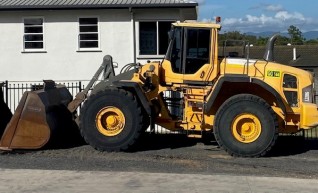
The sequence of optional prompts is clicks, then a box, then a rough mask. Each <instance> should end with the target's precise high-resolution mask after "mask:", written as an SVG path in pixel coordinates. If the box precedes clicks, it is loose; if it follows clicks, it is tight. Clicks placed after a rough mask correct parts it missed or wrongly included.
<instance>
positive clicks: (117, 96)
mask: <svg viewBox="0 0 318 193" xmlns="http://www.w3.org/2000/svg"><path fill="white" fill-rule="evenodd" d="M220 27H221V26H220V25H219V24H212V23H197V22H178V23H174V24H173V25H172V29H171V31H170V33H169V39H170V44H169V47H168V50H167V53H166V55H165V58H164V59H163V60H162V61H158V62H149V63H147V64H145V65H143V66H141V65H128V66H126V67H125V69H124V70H123V73H121V74H119V75H117V76H114V70H113V65H112V59H111V57H109V56H107V57H105V60H106V61H107V62H104V63H106V64H107V65H102V66H101V69H99V70H98V71H97V73H96V74H95V76H94V78H93V80H92V81H91V84H90V85H88V87H87V89H86V91H84V92H82V93H79V94H78V96H77V97H76V98H75V100H73V101H70V99H69V96H68V94H65V93H64V91H63V92H62V91H59V92H58V88H57V86H55V87H54V86H51V87H52V88H51V90H52V92H54V93H55V94H56V93H60V94H59V95H60V96H61V97H60V98H59V99H57V101H56V102H55V103H53V102H52V103H45V102H44V101H47V100H46V99H44V98H43V97H42V98H41V96H40V93H41V92H43V93H47V97H50V95H51V94H49V93H48V92H49V90H50V89H47V90H45V89H44V90H42V91H38V92H40V93H35V92H31V94H34V95H36V96H37V97H38V99H35V101H36V102H35V103H34V104H33V103H28V99H29V98H30V97H29V94H30V93H29V94H28V96H26V97H24V98H23V99H22V102H21V103H22V104H23V105H21V106H22V107H23V110H21V109H19V108H18V109H17V111H16V113H15V114H14V115H13V118H12V119H11V121H10V123H9V124H8V126H7V129H6V130H5V132H4V135H3V137H2V139H1V144H0V146H1V147H2V149H15V148H30V147H29V146H27V144H28V143H31V142H32V141H33V140H34V139H35V138H37V137H38V136H39V135H40V134H41V136H44V137H42V141H43V143H41V147H42V146H43V145H44V144H45V143H46V142H47V141H48V139H49V133H50V131H52V128H51V127H50V124H47V122H48V117H50V116H47V115H48V112H50V109H53V110H54V109H55V108H56V106H59V107H60V109H67V111H69V112H70V113H71V114H72V113H73V112H75V110H76V109H77V107H78V106H79V105H80V104H81V102H83V101H84V104H83V106H82V108H81V112H80V115H79V117H78V119H77V122H78V124H79V130H80V132H81V134H82V136H83V138H84V139H85V141H86V142H87V143H88V144H90V145H91V146H93V147H94V148H95V149H98V150H101V151H120V150H127V149H129V148H130V147H131V146H133V145H134V144H135V143H136V141H137V140H138V139H139V137H140V134H141V133H142V132H144V131H145V130H146V129H147V128H149V126H150V129H151V130H153V129H154V125H155V124H157V125H160V126H162V127H164V128H166V129H168V130H171V131H183V132H185V133H187V135H188V136H189V137H197V138H200V137H202V135H203V134H204V133H207V132H213V133H214V136H215V139H216V141H217V142H218V144H219V146H220V147H222V148H223V149H224V150H225V151H227V152H228V153H229V154H230V155H233V156H242V157H258V156H263V155H265V154H266V153H267V152H268V151H269V150H270V149H271V148H272V147H273V146H274V144H275V142H276V140H277V136H278V134H279V133H295V132H298V131H300V130H304V129H311V128H314V127H316V126H317V125H318V110H317V106H316V104H315V103H314V95H313V93H314V91H313V86H314V85H313V76H312V75H311V74H310V73H309V72H306V71H304V70H301V69H297V68H293V67H290V66H285V65H281V64H277V63H275V62H274V56H273V49H274V42H275V39H276V38H277V36H273V37H272V38H270V40H269V42H268V44H267V47H266V52H265V54H264V59H262V60H259V59H257V60H256V59H250V58H249V57H248V56H247V57H242V58H238V57H231V56H226V55H225V56H224V57H219V53H218V32H219V30H220ZM101 71H105V73H104V77H105V80H103V81H101V82H99V83H98V84H97V85H95V86H94V87H93V88H92V90H91V92H90V93H89V94H88V90H89V89H90V87H91V86H92V85H93V84H94V82H95V81H96V79H97V78H98V76H99V75H100V73H101ZM63 90H64V89H63ZM39 98H41V99H39ZM23 101H26V102H23ZM40 101H42V102H40ZM48 101H49V100H48ZM62 101H63V102H62ZM39 103H41V105H42V107H43V108H40V107H37V106H36V105H39ZM22 107H21V108H22ZM29 111H32V113H34V115H32V116H31V117H27V116H28V115H29V113H30V112H29ZM21 112H22V113H21ZM36 112H38V113H39V114H40V115H41V116H42V120H41V121H40V122H41V124H40V125H39V127H38V129H36V130H35V129H31V128H33V126H34V120H33V119H35V118H37V119H39V117H41V116H40V115H36V114H35V113H36ZM16 114H19V116H17V118H16V119H15V118H14V117H15V115H16ZM20 114H21V115H20ZM38 116H39V117H38ZM52 117H53V118H54V116H52ZM73 117H75V116H73ZM12 120H17V121H18V122H22V123H25V122H26V123H25V126H24V127H23V128H22V127H21V128H19V126H18V129H17V126H16V125H14V126H11V122H12ZM54 122H57V121H54ZM43 123H44V124H43ZM43 125H44V126H43ZM56 125H57V124H56ZM40 126H41V127H40ZM42 127H43V128H42ZM34 128H35V127H34ZM17 130H19V131H17ZM31 130H32V133H31ZM11 131H15V132H11ZM7 133H13V134H12V135H9V136H8V135H6V134H7ZM21 133H22V134H21ZM42 133H45V135H44V134H43V135H42ZM29 135H30V136H36V137H32V138H31V137H29ZM15 138H17V141H20V140H21V141H22V142H23V143H22V142H19V146H17V145H16V144H14V143H13V142H12V141H14V139H15ZM22 138H23V139H25V140H24V141H23V140H22ZM12 139H13V140H12ZM6 141H11V144H14V145H10V143H7V142H6ZM24 142H25V143H24ZM16 143H18V142H16ZM39 147H40V146H34V148H39Z"/></svg>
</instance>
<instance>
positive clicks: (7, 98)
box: [5, 80, 9, 105]
mask: <svg viewBox="0 0 318 193" xmlns="http://www.w3.org/2000/svg"><path fill="white" fill-rule="evenodd" d="M8 87H9V85H8V81H7V80H6V81H5V88H6V104H7V105H9V101H8V100H9V88H8Z"/></svg>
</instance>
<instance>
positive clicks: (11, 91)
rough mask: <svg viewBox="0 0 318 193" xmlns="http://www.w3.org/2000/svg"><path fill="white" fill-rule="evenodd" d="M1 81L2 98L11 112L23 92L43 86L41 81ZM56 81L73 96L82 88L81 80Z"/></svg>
mask: <svg viewBox="0 0 318 193" xmlns="http://www.w3.org/2000/svg"><path fill="white" fill-rule="evenodd" d="M3 83H4V84H3V86H2V92H3V95H4V96H3V98H4V101H5V102H6V104H7V105H8V107H9V108H10V110H11V111H12V112H14V111H15V109H16V108H17V106H18V104H19V101H20V99H21V97H22V95H23V93H24V92H26V91H34V90H38V89H41V88H43V82H19V81H12V82H11V81H4V82H3ZM57 83H58V84H63V85H65V86H66V88H67V89H68V90H69V91H70V93H71V94H72V95H73V96H75V95H76V93H78V92H81V91H82V90H83V89H84V85H83V82H82V81H75V82H57Z"/></svg>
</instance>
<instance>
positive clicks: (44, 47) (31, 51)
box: [22, 16, 46, 53]
mask: <svg viewBox="0 0 318 193" xmlns="http://www.w3.org/2000/svg"><path fill="white" fill-rule="evenodd" d="M26 19H42V33H25V28H26V26H25V20H26ZM22 24H23V25H22V34H23V36H22V53H37V52H38V53H46V51H45V50H46V41H45V18H44V17H43V16H27V17H22ZM26 35H42V37H43V40H42V41H26V40H25V36H26ZM26 42H43V47H42V48H35V49H33V48H26V46H25V43H26Z"/></svg>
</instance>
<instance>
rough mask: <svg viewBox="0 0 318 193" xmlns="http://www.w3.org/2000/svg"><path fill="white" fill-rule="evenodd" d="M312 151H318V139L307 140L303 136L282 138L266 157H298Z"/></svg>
mask: <svg viewBox="0 0 318 193" xmlns="http://www.w3.org/2000/svg"><path fill="white" fill-rule="evenodd" d="M310 150H318V140H317V139H305V138H304V137H302V136H280V137H278V140H277V142H276V145H275V146H274V147H273V149H272V150H271V151H270V152H269V153H268V154H267V156H266V157H280V156H289V155H298V154H302V153H305V152H307V151H310Z"/></svg>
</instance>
